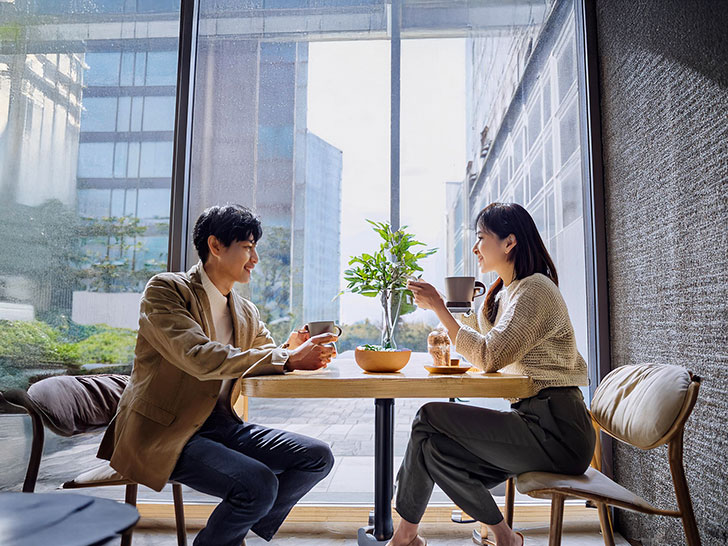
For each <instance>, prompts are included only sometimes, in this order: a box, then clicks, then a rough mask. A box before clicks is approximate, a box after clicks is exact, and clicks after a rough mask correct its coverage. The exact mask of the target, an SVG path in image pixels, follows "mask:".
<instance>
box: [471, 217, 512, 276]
mask: <svg viewBox="0 0 728 546" xmlns="http://www.w3.org/2000/svg"><path fill="white" fill-rule="evenodd" d="M476 237H477V240H476V241H475V245H474V246H473V254H475V255H476V256H477V258H478V267H479V268H480V272H481V273H488V272H490V271H496V270H497V269H499V268H500V267H501V266H502V265H503V264H505V263H506V262H507V261H508V260H507V256H508V253H507V252H506V251H507V250H509V249H510V247H511V245H510V244H509V241H508V239H509V237H511V236H510V235H509V237H507V238H505V239H500V238H499V237H498V236H497V235H496V234H495V233H491V232H490V231H484V230H483V229H482V228H480V227H479V228H478V231H477V232H476Z"/></svg>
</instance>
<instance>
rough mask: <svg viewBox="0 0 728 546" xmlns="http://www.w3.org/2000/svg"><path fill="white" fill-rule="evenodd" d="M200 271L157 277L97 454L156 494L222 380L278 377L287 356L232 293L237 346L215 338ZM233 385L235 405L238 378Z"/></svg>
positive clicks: (203, 417) (253, 309)
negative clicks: (129, 367) (128, 374)
mask: <svg viewBox="0 0 728 546" xmlns="http://www.w3.org/2000/svg"><path fill="white" fill-rule="evenodd" d="M200 267H202V265H201V263H198V264H197V265H195V266H194V267H192V269H190V270H189V271H188V272H187V273H161V274H159V275H155V276H154V277H152V279H151V280H150V281H149V283H148V284H147V286H146V288H145V289H144V294H143V295H142V300H141V308H140V313H139V333H138V335H137V344H136V349H135V355H134V366H133V368H132V373H131V378H130V380H129V384H128V386H127V387H126V389H125V390H124V393H123V394H122V396H121V400H120V401H119V408H118V410H117V413H116V416H115V417H114V419H113V421H112V422H111V424H110V425H109V428H108V429H107V430H106V434H105V435H104V438H103V440H102V441H101V446H100V447H99V451H98V457H100V458H102V459H107V460H109V461H110V462H111V466H112V467H113V468H114V469H115V470H117V471H118V472H120V473H121V474H122V475H123V476H124V477H126V478H128V479H131V480H134V481H136V482H138V483H141V484H143V485H146V486H148V487H151V488H152V489H154V490H156V491H160V490H161V489H162V487H164V485H165V483H167V480H168V479H169V476H170V474H171V473H172V470H173V469H174V466H175V464H176V463H177V459H178V458H179V455H180V453H181V452H182V448H183V447H184V446H185V444H186V443H187V441H188V440H189V439H190V437H191V436H192V435H193V434H194V433H195V432H196V431H197V430H198V429H199V427H200V426H201V425H202V424H203V423H204V422H205V420H206V419H207V417H208V416H209V415H210V413H211V412H212V409H213V408H214V407H215V404H216V403H217V397H218V394H219V392H220V387H221V385H222V380H223V379H238V380H240V379H241V378H244V377H246V376H253V375H265V374H280V373H283V364H284V363H285V362H286V360H287V359H288V351H286V350H285V349H281V348H278V347H276V344H275V343H274V341H273V338H272V337H271V335H270V333H269V332H268V330H267V329H266V327H265V324H263V322H262V321H261V320H260V313H259V312H258V309H257V308H256V307H255V305H253V304H252V303H251V302H250V301H248V300H246V299H244V298H243V297H241V296H240V295H238V294H237V293H236V292H235V291H234V290H233V291H231V292H230V294H229V295H228V306H229V307H230V314H231V316H232V319H233V331H234V337H233V340H234V343H233V345H234V346H233V345H224V344H222V343H219V342H216V341H212V338H213V337H214V331H213V323H212V314H211V311H210V303H209V301H208V299H207V294H206V293H205V290H204V288H203V286H202V279H201V277H200V272H199V268H200ZM235 387H236V388H233V389H232V391H233V396H232V397H231V399H230V404H231V405H232V404H233V403H234V400H235V399H236V398H237V395H236V393H238V392H239V384H238V381H236V383H235Z"/></svg>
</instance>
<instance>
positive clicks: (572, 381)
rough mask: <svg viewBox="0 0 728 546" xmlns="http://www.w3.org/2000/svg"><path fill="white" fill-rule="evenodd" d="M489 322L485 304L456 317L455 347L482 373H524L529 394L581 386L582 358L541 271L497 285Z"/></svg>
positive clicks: (558, 299)
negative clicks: (494, 310) (529, 381)
mask: <svg viewBox="0 0 728 546" xmlns="http://www.w3.org/2000/svg"><path fill="white" fill-rule="evenodd" d="M497 301H498V315H497V317H496V320H495V324H494V325H491V324H490V322H489V321H488V319H487V317H486V309H485V305H483V306H482V307H481V309H480V311H479V312H478V313H470V314H468V315H462V316H460V317H459V319H460V322H461V328H460V331H459V332H458V334H457V336H456V338H455V349H456V350H457V351H458V352H459V353H460V354H461V355H463V356H464V357H465V358H466V359H468V360H469V361H470V362H471V363H472V364H473V365H474V366H477V367H478V368H480V369H482V370H483V371H485V372H497V371H499V370H503V371H504V372H508V373H514V374H521V375H527V376H529V377H530V378H531V379H532V380H533V382H532V389H533V392H532V393H531V396H533V395H535V394H536V393H538V392H539V391H540V390H541V389H544V388H546V387H566V386H581V385H587V384H588V381H587V368H586V362H585V361H584V359H583V358H582V356H581V355H580V354H579V352H578V351H577V349H576V339H575V337H574V328H573V326H572V325H571V320H570V319H569V312H568V310H567V308H566V303H565V302H564V298H563V297H562V296H561V292H559V289H558V287H557V286H556V285H555V284H554V282H553V281H552V280H551V279H549V278H548V277H547V276H546V275H542V274H541V273H534V274H533V275H530V276H528V277H526V278H523V279H518V280H515V281H513V282H512V283H511V284H510V285H509V286H508V287H503V288H501V290H500V292H499V293H498V295H497Z"/></svg>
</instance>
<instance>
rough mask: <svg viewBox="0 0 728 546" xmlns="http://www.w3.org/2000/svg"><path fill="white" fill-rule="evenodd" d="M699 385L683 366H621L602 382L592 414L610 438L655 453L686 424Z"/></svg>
mask: <svg viewBox="0 0 728 546" xmlns="http://www.w3.org/2000/svg"><path fill="white" fill-rule="evenodd" d="M699 381H700V378H698V377H693V376H692V374H691V373H690V372H688V371H687V370H686V369H685V368H682V367H680V366H671V365H658V364H643V365H637V366H634V365H630V366H621V367H619V368H617V369H616V370H613V371H611V372H610V373H609V374H607V375H606V377H604V379H602V382H601V383H600V384H599V386H598V387H597V389H596V391H595V392H594V397H593V398H592V402H591V413H592V416H593V417H594V420H595V421H596V422H597V424H598V425H599V426H600V427H601V428H602V429H603V430H604V431H605V432H606V433H608V434H609V435H611V436H613V437H615V438H617V439H618V440H621V441H623V442H626V443H628V444H631V445H633V446H635V447H639V448H641V449H652V448H655V447H657V446H659V445H662V444H664V443H666V442H668V441H670V439H671V438H672V436H673V435H674V434H675V432H676V431H678V430H680V429H681V428H682V426H683V425H684V424H685V421H686V420H687V418H688V417H689V415H690V412H691V411H692V408H693V406H694V404H695V399H696V397H697V388H698V384H699Z"/></svg>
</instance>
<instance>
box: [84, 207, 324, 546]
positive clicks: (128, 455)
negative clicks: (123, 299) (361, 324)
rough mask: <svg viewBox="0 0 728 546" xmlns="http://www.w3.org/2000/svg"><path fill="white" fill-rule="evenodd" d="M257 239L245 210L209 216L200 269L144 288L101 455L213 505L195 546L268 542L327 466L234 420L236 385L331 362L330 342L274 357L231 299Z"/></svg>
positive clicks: (294, 339)
mask: <svg viewBox="0 0 728 546" xmlns="http://www.w3.org/2000/svg"><path fill="white" fill-rule="evenodd" d="M261 235H262V228H261V225H260V221H259V220H258V219H257V218H256V217H255V216H253V214H252V213H251V212H250V211H249V210H248V209H246V208H244V207H242V206H239V205H226V206H222V207H220V206H215V207H211V208H209V209H207V210H205V211H204V212H203V213H202V215H201V216H200V217H199V218H198V220H197V222H196V224H195V229H194V245H195V248H196V249H197V252H198V254H199V256H200V262H198V263H197V265H195V266H194V267H192V269H190V270H189V271H188V272H187V273H161V274H159V275H156V276H154V277H153V278H152V279H151V280H150V281H149V283H148V284H147V286H146V288H145V290H144V294H143V296H142V301H141V310H140V317H139V334H138V336H137V345H136V350H135V358H134V367H133V370H132V374H131V378H130V381H129V384H128V386H127V387H126V389H125V390H124V393H123V395H122V397H121V400H120V402H119V409H118V411H117V414H116V417H115V418H114V421H113V422H112V424H111V426H109V429H108V430H107V431H106V434H105V436H104V439H103V441H102V443H101V447H100V448H99V454H98V455H99V457H101V458H104V459H108V460H110V461H111V466H112V467H113V468H114V469H115V470H117V471H118V472H119V473H121V474H122V475H123V476H125V477H126V478H129V479H131V480H134V481H137V482H139V483H141V484H144V485H146V486H148V487H151V488H152V489H155V490H157V491H159V490H161V489H162V487H164V485H165V484H166V483H167V481H168V480H174V481H177V482H180V483H183V484H185V485H188V486H190V487H192V488H193V489H196V490H198V491H201V492H203V493H207V494H209V495H214V496H216V497H219V498H221V499H222V502H221V503H220V504H219V505H218V506H217V508H216V509H215V510H214V511H213V513H212V514H211V515H210V519H209V520H208V522H207V526H206V527H205V528H204V529H202V531H200V533H199V534H198V535H197V537H196V538H195V541H194V544H195V545H196V546H203V545H210V546H227V545H230V546H240V544H241V543H243V542H244V537H245V535H246V534H247V532H248V531H249V530H250V529H252V530H253V532H255V533H256V534H257V535H259V536H261V537H262V538H264V539H265V540H268V541H269V540H271V538H272V537H273V535H274V534H275V533H276V531H277V530H278V528H279V527H280V525H281V523H282V522H283V520H284V519H285V517H286V515H287V514H288V512H289V511H290V510H291V508H292V507H293V506H294V505H295V504H296V502H298V500H299V499H300V498H301V497H302V496H303V495H305V494H306V493H307V492H308V491H309V490H311V488H312V487H313V486H314V485H315V484H316V483H318V482H319V481H321V480H322V479H323V478H325V477H326V475H327V474H328V473H329V472H330V471H331V467H332V466H333V455H332V454H331V450H330V449H329V447H328V446H327V445H326V444H325V443H323V442H320V441H318V440H315V439H313V438H308V437H306V436H301V435H298V434H293V433H291V432H285V431H281V430H274V429H270V428H266V427H263V426H260V425H255V424H253V423H247V422H243V421H241V420H240V419H239V418H238V417H237V415H236V414H235V412H234V410H233V409H232V404H233V403H234V401H235V399H236V398H237V396H233V394H232V393H234V392H236V388H235V387H236V383H237V381H239V380H240V378H245V377H250V376H254V375H264V374H282V373H285V372H286V371H291V370H315V369H318V368H321V367H325V366H326V364H327V363H328V362H330V361H331V359H332V358H333V357H334V356H335V349H334V345H333V344H332V343H331V342H333V341H335V340H336V339H337V338H336V336H334V335H333V334H322V335H319V336H314V337H309V335H308V333H307V332H305V331H304V330H299V331H297V332H293V333H292V334H291V336H290V338H289V339H288V342H287V343H285V344H284V345H283V346H282V347H276V345H275V343H274V342H273V339H272V338H271V336H270V333H269V332H268V330H267V329H266V327H265V325H264V324H263V322H261V320H260V314H259V312H258V309H257V308H256V307H255V305H253V304H252V303H251V302H249V301H248V300H246V299H244V298H242V297H241V296H239V295H238V294H237V293H236V292H235V291H234V290H233V285H234V283H236V282H241V283H247V282H250V277H251V274H252V271H253V269H254V268H255V265H256V264H257V263H258V255H257V252H256V243H257V241H258V240H259V239H260V237H261ZM237 392H239V389H237Z"/></svg>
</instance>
